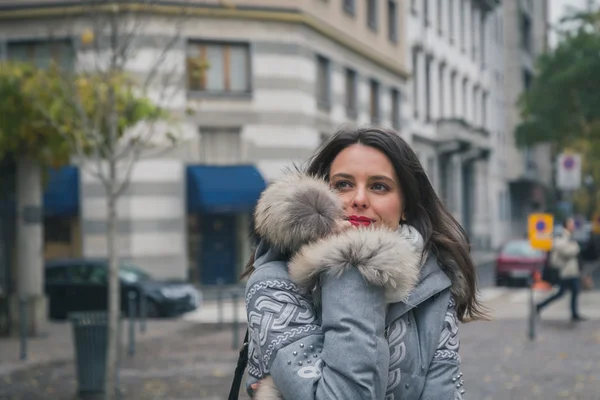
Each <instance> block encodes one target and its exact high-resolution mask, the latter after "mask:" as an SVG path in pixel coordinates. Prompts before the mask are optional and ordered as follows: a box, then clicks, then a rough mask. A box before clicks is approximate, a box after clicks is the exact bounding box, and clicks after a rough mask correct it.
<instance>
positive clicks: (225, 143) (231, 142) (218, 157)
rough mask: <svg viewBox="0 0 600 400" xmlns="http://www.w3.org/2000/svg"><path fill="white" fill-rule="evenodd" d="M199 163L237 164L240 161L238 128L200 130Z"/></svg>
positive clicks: (240, 151)
mask: <svg viewBox="0 0 600 400" xmlns="http://www.w3.org/2000/svg"><path fill="white" fill-rule="evenodd" d="M200 135H201V136H200V138H201V140H200V161H201V162H202V163H204V164H213V165H227V164H237V163H239V162H241V161H243V160H242V149H241V138H240V129H239V128H210V127H208V128H200Z"/></svg>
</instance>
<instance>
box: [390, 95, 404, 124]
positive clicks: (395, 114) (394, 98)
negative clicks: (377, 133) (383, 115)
mask: <svg viewBox="0 0 600 400" xmlns="http://www.w3.org/2000/svg"><path fill="white" fill-rule="evenodd" d="M390 97H391V103H392V104H391V107H392V110H391V120H392V128H394V129H396V130H399V129H400V125H401V118H402V117H401V115H402V113H401V108H400V92H399V91H398V89H395V88H392V90H391V91H390Z"/></svg>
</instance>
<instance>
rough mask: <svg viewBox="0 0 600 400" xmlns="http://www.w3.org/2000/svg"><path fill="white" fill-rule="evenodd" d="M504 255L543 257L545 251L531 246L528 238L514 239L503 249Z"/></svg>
mask: <svg viewBox="0 0 600 400" xmlns="http://www.w3.org/2000/svg"><path fill="white" fill-rule="evenodd" d="M502 255H503V256H507V257H521V258H541V257H543V256H544V253H543V252H542V251H540V250H536V249H534V248H533V247H531V244H530V243H529V241H528V240H513V241H510V242H508V243H507V244H506V245H505V246H504V248H503V249H502Z"/></svg>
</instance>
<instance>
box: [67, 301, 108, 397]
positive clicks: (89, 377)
mask: <svg viewBox="0 0 600 400" xmlns="http://www.w3.org/2000/svg"><path fill="white" fill-rule="evenodd" d="M69 319H70V320H71V322H72V325H73V339H74V346H75V361H76V364H77V365H76V369H77V382H78V391H79V393H80V394H93V393H102V392H104V381H105V368H106V348H107V346H108V314H107V313H106V312H102V311H93V312H76V313H70V314H69Z"/></svg>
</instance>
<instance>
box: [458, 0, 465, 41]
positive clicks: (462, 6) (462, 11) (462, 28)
mask: <svg viewBox="0 0 600 400" xmlns="http://www.w3.org/2000/svg"><path fill="white" fill-rule="evenodd" d="M466 13H467V2H466V1H465V0H460V10H459V15H460V27H459V29H460V49H461V50H462V51H465V49H466V40H467V35H466V27H465V24H466V22H467V21H466V15H465V14H466Z"/></svg>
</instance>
